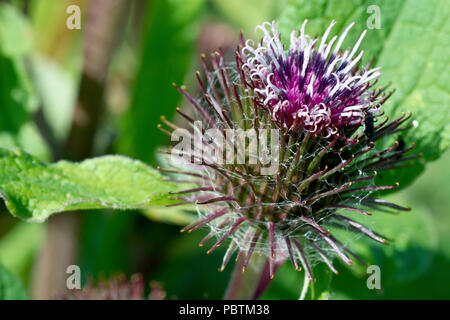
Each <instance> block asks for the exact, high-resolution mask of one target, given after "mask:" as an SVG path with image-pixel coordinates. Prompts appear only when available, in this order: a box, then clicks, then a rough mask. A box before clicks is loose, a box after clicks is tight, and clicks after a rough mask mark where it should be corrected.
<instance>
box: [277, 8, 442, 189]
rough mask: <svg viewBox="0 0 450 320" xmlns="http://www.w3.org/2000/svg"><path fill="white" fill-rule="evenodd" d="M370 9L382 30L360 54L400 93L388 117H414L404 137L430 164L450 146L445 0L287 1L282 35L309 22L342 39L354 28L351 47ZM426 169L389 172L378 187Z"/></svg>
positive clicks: (313, 29) (312, 29) (313, 30)
mask: <svg viewBox="0 0 450 320" xmlns="http://www.w3.org/2000/svg"><path fill="white" fill-rule="evenodd" d="M371 5H376V6H378V8H379V9H380V18H381V29H369V30H368V32H367V34H366V37H365V39H364V41H363V42H362V45H361V48H362V49H363V50H364V51H365V54H364V56H365V57H364V59H365V61H366V62H367V61H368V60H370V59H371V58H372V57H375V62H376V64H378V65H379V66H381V67H382V72H383V75H382V77H381V85H383V84H387V83H389V82H391V83H392V88H395V89H396V90H397V92H396V93H395V94H394V95H393V96H392V98H391V99H389V100H388V102H387V103H386V105H385V107H384V111H385V112H386V114H387V115H389V116H390V117H391V118H394V117H396V116H399V115H401V113H402V112H412V113H413V118H412V120H415V121H416V122H415V124H416V125H418V127H417V128H413V129H411V130H409V131H407V132H406V133H405V134H404V137H403V138H404V139H405V141H406V143H407V144H408V145H409V144H412V143H416V144H417V148H416V149H415V152H417V153H419V152H421V153H423V154H424V159H425V160H426V161H432V160H435V159H437V158H438V157H439V156H440V155H441V154H442V153H443V152H444V151H445V150H446V149H447V148H448V146H449V144H450V125H449V123H450V112H448V108H449V105H450V95H449V91H450V80H449V74H450V65H449V63H448V59H445V58H443V57H446V56H447V55H448V51H449V43H450V20H449V19H448V16H449V15H450V4H449V2H448V1H445V0H431V1H421V0H411V1H404V0H400V1H389V0H382V1H374V0H363V1H360V0H351V1H345V2H343V1H339V0H330V1H326V0H313V1H310V0H308V1H306V0H288V5H287V7H286V9H285V11H284V12H283V13H282V15H281V17H280V19H279V25H280V28H281V33H282V34H285V35H288V34H289V33H290V31H291V30H293V29H294V28H299V26H300V25H301V24H302V23H303V20H304V19H306V18H308V20H309V23H308V24H307V32H308V33H309V34H311V35H322V34H323V32H324V31H325V30H326V28H327V27H328V26H329V24H330V22H331V20H333V19H334V20H336V21H337V25H336V26H335V28H334V30H333V32H335V33H340V32H342V31H343V30H344V28H345V27H346V26H347V25H349V24H350V23H351V22H353V21H354V22H355V23H356V24H355V26H354V27H353V28H352V29H351V31H350V32H349V34H348V37H347V39H346V41H345V42H344V45H343V47H344V48H345V47H349V46H353V44H354V43H355V42H356V40H357V38H358V37H359V35H360V34H361V32H362V31H363V30H364V29H365V28H367V20H368V19H369V17H370V16H371V15H372V14H373V11H370V10H368V7H369V6H371ZM423 170H424V164H422V163H420V162H417V163H416V164H415V165H414V166H413V167H412V168H406V169H399V170H396V172H395V173H390V172H386V173H385V174H383V175H382V178H380V177H378V182H379V183H380V184H385V183H392V182H395V181H399V182H400V186H401V187H405V186H407V185H408V184H409V183H411V182H412V181H413V180H414V179H415V178H416V177H417V176H418V175H419V174H420V173H421V172H422V171H423Z"/></svg>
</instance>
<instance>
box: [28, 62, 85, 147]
mask: <svg viewBox="0 0 450 320" xmlns="http://www.w3.org/2000/svg"><path fill="white" fill-rule="evenodd" d="M32 62H33V63H32V67H33V77H34V79H35V86H36V90H37V91H38V92H39V96H40V98H41V102H42V108H43V112H44V116H45V119H46V120H47V122H48V124H49V125H50V127H51V129H52V131H53V134H54V136H55V138H56V139H58V140H59V141H63V140H64V138H65V137H66V136H67V134H68V133H69V130H70V127H71V125H72V118H73V110H74V107H75V102H76V99H77V90H78V83H77V81H76V77H73V76H72V75H71V74H70V73H69V72H68V71H67V70H66V69H65V68H63V67H62V66H61V65H60V64H58V63H57V62H56V61H54V60H51V59H49V58H46V57H44V56H42V55H36V56H34V57H33V60H32Z"/></svg>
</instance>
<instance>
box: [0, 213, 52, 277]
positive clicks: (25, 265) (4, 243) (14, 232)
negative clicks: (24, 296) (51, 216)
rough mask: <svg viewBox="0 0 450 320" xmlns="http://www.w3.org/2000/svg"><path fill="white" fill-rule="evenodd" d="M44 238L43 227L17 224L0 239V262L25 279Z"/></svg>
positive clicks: (23, 223) (40, 225) (32, 224)
mask: <svg viewBox="0 0 450 320" xmlns="http://www.w3.org/2000/svg"><path fill="white" fill-rule="evenodd" d="M44 236H45V225H42V224H35V223H26V222H19V223H18V224H16V225H15V226H14V228H13V229H11V230H10V231H9V232H8V233H7V234H5V235H4V236H3V237H2V238H1V239H0V261H2V262H3V264H4V265H5V267H6V268H8V269H9V270H12V271H13V272H14V274H15V275H17V276H21V277H22V278H23V279H26V278H27V277H28V276H29V275H28V271H29V267H30V266H31V264H32V262H33V259H34V257H35V254H36V252H37V250H38V249H39V248H40V246H41V244H42V242H43V240H44Z"/></svg>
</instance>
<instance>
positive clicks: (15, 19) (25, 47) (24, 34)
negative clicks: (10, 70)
mask: <svg viewBox="0 0 450 320" xmlns="http://www.w3.org/2000/svg"><path fill="white" fill-rule="evenodd" d="M32 39H33V37H32V32H31V28H30V25H29V24H28V21H27V20H26V18H25V17H24V16H23V15H22V13H21V12H20V11H18V10H17V9H16V8H15V7H14V6H12V5H9V4H6V3H0V52H2V53H3V54H4V55H5V56H8V57H17V56H20V55H23V54H25V53H26V52H29V51H30V49H31V47H32Z"/></svg>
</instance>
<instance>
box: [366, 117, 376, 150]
mask: <svg viewBox="0 0 450 320" xmlns="http://www.w3.org/2000/svg"><path fill="white" fill-rule="evenodd" d="M364 115H365V119H364V134H365V135H366V137H367V139H368V140H369V143H372V142H374V141H375V126H374V124H373V116H372V113H371V112H367V111H364Z"/></svg>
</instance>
